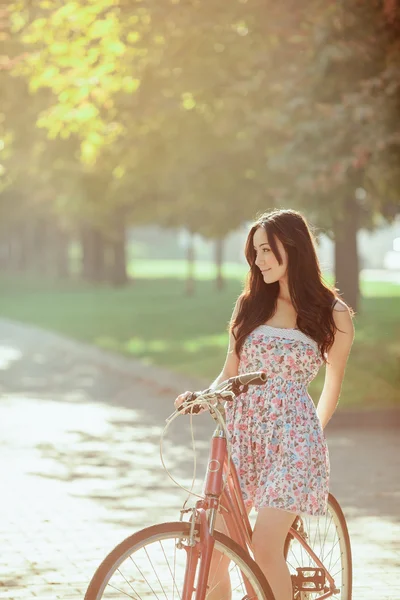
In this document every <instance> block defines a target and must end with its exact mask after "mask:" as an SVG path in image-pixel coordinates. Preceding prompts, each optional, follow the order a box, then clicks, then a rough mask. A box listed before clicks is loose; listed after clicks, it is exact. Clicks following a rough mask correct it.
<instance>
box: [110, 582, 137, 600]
mask: <svg viewBox="0 0 400 600" xmlns="http://www.w3.org/2000/svg"><path fill="white" fill-rule="evenodd" d="M110 587H112V588H113V589H114V590H116V591H117V592H119V593H120V594H124V595H125V596H128V598H133V600H138V599H139V600H142V599H141V598H140V596H136V597H135V596H131V595H130V594H127V593H126V592H124V590H120V589H119V588H117V587H115V586H114V585H111V586H110ZM132 589H133V588H132ZM133 591H134V592H135V590H133ZM135 594H136V592H135Z"/></svg>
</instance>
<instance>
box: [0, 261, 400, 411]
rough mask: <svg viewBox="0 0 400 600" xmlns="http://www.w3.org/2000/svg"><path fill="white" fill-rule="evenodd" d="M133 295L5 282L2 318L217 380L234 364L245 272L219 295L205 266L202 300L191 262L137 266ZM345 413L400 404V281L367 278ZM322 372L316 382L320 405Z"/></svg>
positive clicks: (233, 270)
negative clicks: (229, 350)
mask: <svg viewBox="0 0 400 600" xmlns="http://www.w3.org/2000/svg"><path fill="white" fill-rule="evenodd" d="M133 267H134V269H133V270H134V272H135V276H136V280H135V282H134V283H133V284H132V285H130V286H129V287H127V288H125V289H117V290H114V289H112V288H109V287H106V286H98V287H92V286H89V285H87V284H83V283H77V282H75V283H73V282H68V283H63V284H60V283H57V284H54V283H52V282H49V281H43V280H38V279H37V278H36V279H35V280H31V281H26V280H25V281H22V280H16V279H13V278H6V277H2V278H0V286H1V290H2V292H1V295H0V317H7V318H10V319H15V320H18V321H22V322H26V323H33V324H35V325H39V326H41V327H44V328H46V329H51V330H54V331H57V332H60V333H63V334H65V335H67V336H69V337H72V338H76V339H80V340H84V341H86V342H90V343H92V344H95V345H97V346H100V347H102V348H107V349H110V350H113V351H116V352H120V353H123V354H126V355H130V356H134V357H136V358H140V359H142V360H144V361H145V362H147V363H151V364H156V365H162V366H165V367H168V368H171V369H173V370H176V371H177V372H181V373H185V374H189V375H194V376H197V377H203V378H205V379H206V380H209V381H211V380H212V379H213V378H215V376H216V375H217V374H218V373H219V371H220V370H221V367H222V365H223V362H224V359H225V353H226V344H227V333H226V326H227V323H228V320H229V317H230V315H231V311H232V307H233V305H234V302H235V299H236V297H237V296H238V294H239V293H240V289H241V279H242V276H243V273H244V272H245V268H244V267H241V266H237V265H227V268H226V275H227V279H226V289H225V290H224V291H223V292H216V291H215V289H214V283H213V281H212V280H211V279H210V277H212V274H213V266H212V265H210V264H208V263H203V264H201V265H199V266H198V269H197V271H198V272H199V273H200V274H199V276H198V281H197V284H196V288H197V290H196V295H195V296H194V297H192V298H188V297H186V296H185V295H184V274H185V264H184V263H183V262H180V261H157V262H156V261H136V262H135V263H134V265H133ZM362 293H363V298H362V302H361V306H360V309H359V315H358V316H357V317H356V319H355V327H356V340H355V342H354V345H353V349H352V353H351V357H350V361H349V365H348V368H347V372H346V377H345V382H344V385H343V390H342V396H341V403H340V406H341V407H345V406H346V407H349V406H355V405H357V406H362V407H364V408H370V407H378V406H382V407H383V406H388V405H393V404H396V403H397V404H400V392H399V388H400V369H399V366H400V335H399V334H400V324H399V319H398V317H396V315H397V314H398V312H399V311H398V309H399V296H400V285H395V284H390V283H378V282H370V281H368V282H367V281H365V282H362ZM322 384H323V369H321V372H320V374H319V376H318V377H317V378H316V380H315V381H314V382H313V383H312V385H311V386H310V393H311V395H312V397H313V398H314V399H315V400H317V399H318V396H319V393H320V391H321V389H322Z"/></svg>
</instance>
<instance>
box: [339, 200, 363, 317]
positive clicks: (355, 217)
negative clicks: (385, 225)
mask: <svg viewBox="0 0 400 600" xmlns="http://www.w3.org/2000/svg"><path fill="white" fill-rule="evenodd" d="M358 229H359V208H358V205H357V203H356V199H355V198H351V199H349V200H348V201H347V202H346V216H345V218H344V220H341V221H339V220H337V221H336V223H335V226H334V234H335V281H336V287H338V288H339V290H340V293H341V294H342V296H343V299H344V300H345V302H347V303H348V304H349V305H350V306H351V307H352V308H353V309H354V310H357V307H358V300H359V295H360V284H359V275H360V274H359V257H358V250H357V232H358Z"/></svg>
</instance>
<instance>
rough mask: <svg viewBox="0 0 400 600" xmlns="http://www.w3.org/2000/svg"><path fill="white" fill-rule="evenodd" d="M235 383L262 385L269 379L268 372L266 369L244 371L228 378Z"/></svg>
mask: <svg viewBox="0 0 400 600" xmlns="http://www.w3.org/2000/svg"><path fill="white" fill-rule="evenodd" d="M227 381H228V382H229V383H231V384H232V386H234V385H262V384H263V383H265V382H266V381H267V374H266V373H265V372H264V371H254V372H252V373H244V374H243V375H237V376H236V377H231V378H230V379H228V380H227Z"/></svg>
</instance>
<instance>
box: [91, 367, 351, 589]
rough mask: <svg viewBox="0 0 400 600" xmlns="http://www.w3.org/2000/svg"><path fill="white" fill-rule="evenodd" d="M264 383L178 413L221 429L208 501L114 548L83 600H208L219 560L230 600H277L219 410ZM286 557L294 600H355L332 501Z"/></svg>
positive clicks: (257, 377)
mask: <svg viewBox="0 0 400 600" xmlns="http://www.w3.org/2000/svg"><path fill="white" fill-rule="evenodd" d="M266 379H267V377H266V374H265V373H264V372H261V371H260V372H256V373H247V374H245V375H239V376H238V377H232V378H230V379H228V380H226V381H224V382H222V383H221V384H220V385H219V386H218V387H217V388H216V389H214V390H211V389H208V390H205V391H203V392H195V393H193V394H192V395H191V397H190V398H189V399H188V400H187V401H186V402H185V403H184V404H183V405H182V406H181V407H180V409H184V412H185V411H189V412H192V413H195V412H199V410H200V408H201V407H202V406H203V407H207V408H208V409H209V411H210V413H211V415H212V416H213V418H214V419H215V420H216V421H217V422H218V426H217V428H216V430H215V432H214V435H213V437H212V439H211V447H210V455H209V461H208V468H207V473H206V478H205V484H204V488H203V497H202V498H200V499H199V500H198V501H197V502H196V504H195V506H194V507H193V508H185V505H184V507H183V508H182V510H181V514H180V520H179V521H177V522H171V523H161V524H158V525H153V526H151V527H146V528H145V529H142V530H141V531H138V532H137V533H135V534H133V535H131V536H129V537H128V538H126V539H125V540H124V541H123V542H121V543H120V544H119V545H118V546H116V548H114V550H112V551H111V552H110V553H109V554H108V556H107V557H106V558H105V559H104V561H103V562H102V563H101V565H100V566H99V567H98V569H97V571H96V572H95V574H94V576H93V578H92V580H91V582H90V584H89V586H88V589H87V592H86V595H85V600H101V599H103V600H109V599H112V598H114V599H115V598H125V597H128V598H133V599H135V600H145V599H150V598H154V599H161V598H163V599H166V600H175V599H176V600H178V599H179V600H206V598H207V595H208V594H210V593H211V592H215V590H216V589H218V587H217V586H218V585H219V582H218V581H211V580H209V575H210V565H211V559H212V557H213V552H216V554H215V556H216V560H218V558H219V561H222V559H223V558H225V560H228V561H229V579H230V590H231V591H230V597H229V599H228V598H226V600H252V599H255V598H257V600H274V596H273V593H272V591H271V588H270V586H269V584H268V582H267V580H266V578H265V576H264V574H263V573H262V571H261V569H260V568H259V566H258V565H257V564H256V562H255V561H254V559H253V557H252V543H251V537H252V529H251V525H250V521H249V518H248V515H247V512H246V509H245V505H244V502H243V498H242V494H241V490H240V485H239V479H238V476H237V473H236V470H235V466H234V464H233V461H232V460H231V458H230V451H229V447H228V445H227V438H226V428H225V424H224V416H223V409H222V408H221V406H222V405H221V402H224V401H233V400H234V399H235V398H236V396H237V395H238V394H241V393H243V392H244V391H246V390H247V389H248V386H249V385H262V384H264V383H265V382H266ZM176 415H177V413H175V414H174V417H175V416H176ZM218 511H223V517H224V521H225V524H226V527H227V531H228V533H229V537H228V536H227V535H224V534H223V533H221V532H219V531H217V530H216V529H215V519H216V516H217V513H218ZM186 518H188V520H184V519H186ZM284 553H285V558H286V560H287V564H288V566H289V569H290V571H291V575H292V583H293V600H314V599H316V598H318V600H324V599H327V598H333V599H335V600H351V595H352V560H351V548H350V539H349V534H348V530H347V526H346V521H345V518H344V515H343V512H342V510H341V508H340V506H339V503H338V502H337V500H335V498H334V497H333V496H332V495H330V496H329V503H328V512H327V515H326V516H325V517H309V516H296V517H294V522H293V525H292V527H291V529H290V531H289V533H288V536H287V539H286V543H285V549H284ZM232 565H233V566H232ZM220 600H224V597H222V596H221V597H220Z"/></svg>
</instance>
